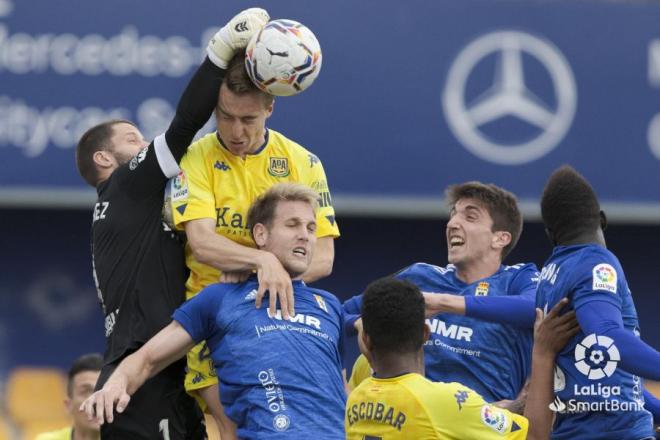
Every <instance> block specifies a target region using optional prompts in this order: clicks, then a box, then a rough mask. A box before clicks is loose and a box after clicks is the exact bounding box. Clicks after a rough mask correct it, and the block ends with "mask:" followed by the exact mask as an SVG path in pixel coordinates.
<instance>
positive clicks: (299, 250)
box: [293, 247, 307, 257]
mask: <svg viewBox="0 0 660 440" xmlns="http://www.w3.org/2000/svg"><path fill="white" fill-rule="evenodd" d="M293 253H294V254H295V255H298V256H301V257H304V256H306V255H307V249H305V248H301V247H297V248H294V249H293Z"/></svg>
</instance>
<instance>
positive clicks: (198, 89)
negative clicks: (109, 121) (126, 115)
mask: <svg viewBox="0 0 660 440" xmlns="http://www.w3.org/2000/svg"><path fill="white" fill-rule="evenodd" d="M224 75H225V71H224V70H223V69H220V68H219V67H217V66H216V65H215V64H213V63H212V62H211V61H210V60H209V59H208V57H207V58H205V59H204V62H203V63H202V64H201V65H200V66H199V68H198V69H197V71H196V72H195V74H194V75H193V77H192V79H191V80H190V82H189V83H188V86H187V87H186V89H185V90H184V92H183V94H182V95H181V98H180V99H179V104H178V105H177V108H176V114H175V115H174V119H172V122H171V123H170V126H169V128H168V129H167V131H166V132H165V133H164V134H161V135H159V136H157V137H156V139H154V140H153V141H152V142H151V144H149V146H148V147H146V148H145V149H144V150H142V151H140V153H138V154H137V155H136V156H135V157H134V158H132V159H131V160H130V161H129V162H128V163H127V164H124V165H123V166H121V167H119V168H118V169H117V170H116V171H115V172H114V173H113V175H112V176H111V178H112V180H114V181H115V182H116V184H118V185H119V186H120V187H123V188H129V189H130V194H131V195H132V196H133V197H134V198H143V197H145V196H149V195H152V194H154V191H156V192H160V191H162V190H163V188H164V185H165V183H166V182H167V179H169V178H171V177H174V176H176V175H177V173H178V172H179V165H178V164H179V162H180V161H181V158H182V157H183V155H184V153H185V152H186V149H187V148H188V146H189V145H190V142H191V141H192V139H193V138H194V137H195V134H196V133H197V132H198V131H199V130H200V129H201V128H202V127H203V126H204V124H206V121H208V120H209V118H210V117H211V115H212V114H213V110H214V108H215V106H216V103H217V102H218V92H219V90H220V84H222V78H223V77H224Z"/></svg>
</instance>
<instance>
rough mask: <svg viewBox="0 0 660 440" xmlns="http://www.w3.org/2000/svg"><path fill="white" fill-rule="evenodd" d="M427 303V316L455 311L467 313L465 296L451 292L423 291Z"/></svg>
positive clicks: (460, 313) (456, 312) (456, 313)
mask: <svg viewBox="0 0 660 440" xmlns="http://www.w3.org/2000/svg"><path fill="white" fill-rule="evenodd" d="M422 294H423V295H424V302H425V303H426V317H427V318H431V317H433V316H435V315H437V314H438V313H453V314H455V315H465V298H463V297H462V296H458V295H452V294H451V293H433V292H422Z"/></svg>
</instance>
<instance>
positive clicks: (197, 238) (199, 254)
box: [186, 228, 264, 272]
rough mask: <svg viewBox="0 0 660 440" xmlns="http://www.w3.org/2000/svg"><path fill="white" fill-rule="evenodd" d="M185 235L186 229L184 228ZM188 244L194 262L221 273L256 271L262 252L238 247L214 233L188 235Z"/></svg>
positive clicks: (236, 244)
mask: <svg viewBox="0 0 660 440" xmlns="http://www.w3.org/2000/svg"><path fill="white" fill-rule="evenodd" d="M186 233H188V229H187V228H186ZM188 244H189V245H190V248H191V250H192V253H193V256H194V257H195V260H197V261H198V262H200V263H202V264H206V265H208V266H211V267H215V268H216V269H219V270H221V271H223V272H224V271H227V272H233V271H242V270H252V269H258V268H259V267H260V261H261V258H262V257H263V253H264V251H260V250H258V249H254V248H251V247H248V246H243V245H240V244H238V243H236V242H234V241H232V240H230V239H228V238H226V237H223V236H222V235H218V234H216V233H215V231H208V232H204V233H196V234H190V233H188Z"/></svg>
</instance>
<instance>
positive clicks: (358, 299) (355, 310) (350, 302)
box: [342, 295, 362, 315]
mask: <svg viewBox="0 0 660 440" xmlns="http://www.w3.org/2000/svg"><path fill="white" fill-rule="evenodd" d="M342 308H343V309H344V312H345V313H347V314H349V315H359V314H360V312H361V310H362V295H355V296H354V297H352V298H349V299H347V300H346V301H344V304H342Z"/></svg>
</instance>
